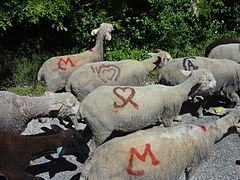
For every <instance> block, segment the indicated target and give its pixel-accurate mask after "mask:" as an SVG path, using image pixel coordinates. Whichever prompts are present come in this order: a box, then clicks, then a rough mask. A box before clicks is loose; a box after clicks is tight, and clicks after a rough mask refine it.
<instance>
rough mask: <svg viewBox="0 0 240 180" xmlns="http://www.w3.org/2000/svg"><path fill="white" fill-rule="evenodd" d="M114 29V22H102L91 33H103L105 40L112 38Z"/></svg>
mask: <svg viewBox="0 0 240 180" xmlns="http://www.w3.org/2000/svg"><path fill="white" fill-rule="evenodd" d="M112 30H113V24H110V23H102V24H101V25H100V27H99V28H97V29H94V30H92V32H91V35H96V34H98V33H102V34H103V36H104V40H109V41H110V40H111V38H112V37H111V32H112Z"/></svg>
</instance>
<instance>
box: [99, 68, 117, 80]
mask: <svg viewBox="0 0 240 180" xmlns="http://www.w3.org/2000/svg"><path fill="white" fill-rule="evenodd" d="M102 74H103V76H105V77H106V78H107V79H108V80H110V81H112V80H113V77H114V76H115V75H116V69H105V70H103V72H102Z"/></svg>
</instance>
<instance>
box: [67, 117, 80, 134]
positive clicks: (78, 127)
mask: <svg viewBox="0 0 240 180" xmlns="http://www.w3.org/2000/svg"><path fill="white" fill-rule="evenodd" d="M69 118H70V119H71V121H72V123H73V125H74V129H76V130H78V131H79V130H81V129H82V128H81V126H80V124H79V123H78V120H77V117H76V116H69Z"/></svg>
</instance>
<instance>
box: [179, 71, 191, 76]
mask: <svg viewBox="0 0 240 180" xmlns="http://www.w3.org/2000/svg"><path fill="white" fill-rule="evenodd" d="M181 72H182V74H183V75H184V76H187V77H189V76H190V74H191V72H192V71H186V70H181Z"/></svg>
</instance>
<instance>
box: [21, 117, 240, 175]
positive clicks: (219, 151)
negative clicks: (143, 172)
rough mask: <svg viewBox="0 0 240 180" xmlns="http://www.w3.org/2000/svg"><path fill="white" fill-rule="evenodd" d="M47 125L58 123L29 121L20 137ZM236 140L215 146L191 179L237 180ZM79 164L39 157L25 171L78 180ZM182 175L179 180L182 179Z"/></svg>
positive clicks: (186, 119) (188, 119)
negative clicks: (208, 157) (209, 156)
mask: <svg viewBox="0 0 240 180" xmlns="http://www.w3.org/2000/svg"><path fill="white" fill-rule="evenodd" d="M218 118H219V117H217V116H215V115H208V116H204V117H203V118H196V117H193V116H192V115H191V114H190V113H185V114H183V115H182V119H183V122H176V123H174V124H179V123H180V124H182V123H197V124H204V123H208V122H211V121H214V120H216V119H218ZM50 124H58V125H59V126H61V127H62V128H64V126H62V125H60V124H59V121H58V120H57V119H54V120H52V121H48V122H47V123H39V122H38V121H37V120H33V121H31V122H30V123H29V125H28V127H27V129H26V130H25V131H24V132H23V134H38V133H41V132H43V131H42V130H41V127H48V128H50ZM239 144H240V138H239V134H238V133H236V132H234V133H232V134H230V135H228V136H227V137H225V138H224V139H222V140H221V141H220V142H218V143H216V144H215V146H214V148H213V151H212V156H211V158H210V159H209V160H208V161H206V162H204V163H203V164H202V165H201V166H200V167H199V169H198V170H197V172H196V174H195V176H194V178H193V179H194V180H199V179H200V180H240V146H239ZM82 168H83V164H82V163H81V162H79V161H78V160H77V158H76V157H75V156H73V155H68V156H64V157H63V158H61V159H57V154H53V155H51V156H49V157H47V158H46V157H42V158H39V159H37V160H35V161H34V162H33V163H32V165H31V166H30V168H29V172H31V173H33V174H35V175H36V176H38V177H42V178H44V179H45V180H48V179H52V180H76V179H79V176H80V172H81V169H82ZM184 179H185V177H184V174H183V173H182V175H181V177H180V180H184Z"/></svg>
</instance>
